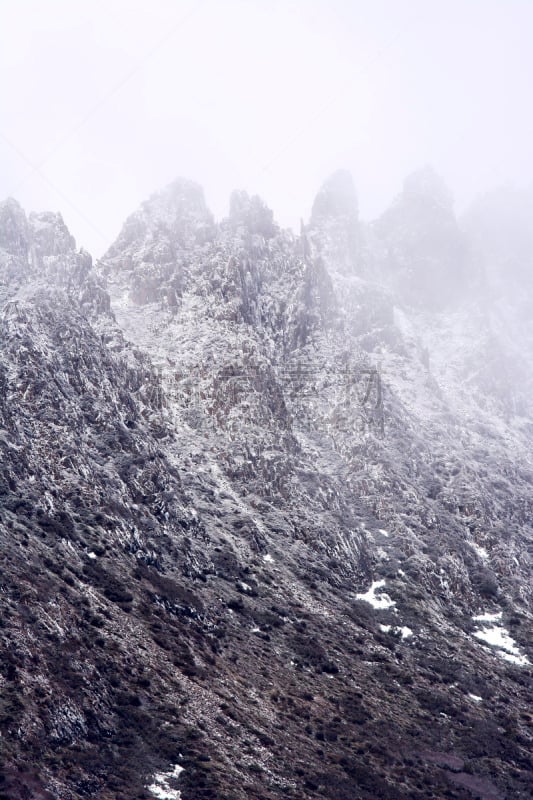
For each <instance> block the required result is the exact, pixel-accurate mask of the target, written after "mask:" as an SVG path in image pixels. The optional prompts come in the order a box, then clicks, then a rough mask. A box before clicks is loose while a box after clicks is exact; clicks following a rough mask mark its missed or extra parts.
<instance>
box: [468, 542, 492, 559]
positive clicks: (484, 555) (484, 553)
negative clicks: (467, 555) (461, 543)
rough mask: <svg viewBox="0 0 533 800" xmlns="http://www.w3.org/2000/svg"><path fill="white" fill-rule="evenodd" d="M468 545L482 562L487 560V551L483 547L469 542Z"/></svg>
mask: <svg viewBox="0 0 533 800" xmlns="http://www.w3.org/2000/svg"><path fill="white" fill-rule="evenodd" d="M469 544H470V547H471V548H472V550H475V552H476V553H477V554H478V556H479V557H480V558H481V560H482V561H488V560H489V554H488V551H487V550H486V549H485V548H484V547H481V545H480V544H476V542H469Z"/></svg>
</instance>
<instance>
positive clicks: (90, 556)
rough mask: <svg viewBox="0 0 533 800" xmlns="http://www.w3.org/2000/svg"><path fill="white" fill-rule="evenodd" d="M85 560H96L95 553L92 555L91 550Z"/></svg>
mask: <svg viewBox="0 0 533 800" xmlns="http://www.w3.org/2000/svg"><path fill="white" fill-rule="evenodd" d="M87 558H90V559H92V560H94V559H95V558H98V556H97V555H96V553H93V551H92V550H91V552H90V553H87Z"/></svg>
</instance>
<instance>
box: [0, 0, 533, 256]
mask: <svg viewBox="0 0 533 800" xmlns="http://www.w3.org/2000/svg"><path fill="white" fill-rule="evenodd" d="M532 42H533V0H365V1H364V2H363V0H149V1H148V0H0V69H1V75H2V80H1V82H0V197H5V196H8V195H12V196H14V197H16V198H17V199H18V200H19V201H20V202H21V203H22V204H23V205H24V207H25V208H26V209H27V210H28V211H29V210H42V209H51V210H60V211H61V212H62V214H63V216H64V218H65V220H66V222H67V224H68V226H69V228H70V229H71V231H72V233H73V234H74V235H75V236H76V239H77V242H78V244H79V245H83V246H85V247H87V249H89V250H90V251H91V252H92V253H93V254H94V255H100V254H101V253H102V252H103V251H104V249H105V248H106V247H107V246H108V245H109V244H110V243H111V242H112V241H113V239H114V238H115V237H116V235H117V233H118V231H119V229H120V227H121V224H122V222H123V221H124V219H125V217H126V216H127V215H128V214H129V213H131V212H132V211H133V210H134V209H135V208H136V207H137V206H138V205H139V203H140V202H141V201H142V200H143V199H145V198H146V197H147V196H148V195H149V194H151V193H152V192H153V191H155V190H157V189H159V188H162V187H163V186H164V185H166V184H167V183H169V182H170V181H171V180H173V179H174V178H175V177H177V176H179V175H184V176H186V177H189V178H193V179H194V180H197V181H198V182H199V183H201V184H202V185H203V186H204V188H205V191H206V196H207V201H208V203H209V205H210V207H211V208H212V210H213V211H214V213H215V215H216V216H217V217H220V216H222V215H223V214H224V213H226V209H227V201H228V197H229V193H230V192H231V190H232V189H234V188H245V189H248V190H249V191H253V192H257V193H259V194H261V195H262V196H263V197H264V199H265V200H266V201H267V203H268V204H269V205H270V206H271V207H272V208H273V209H274V213H275V216H276V218H277V219H278V221H279V222H280V223H281V224H284V225H297V223H298V220H299V218H300V217H301V216H304V217H307V216H308V214H309V211H310V207H311V203H312V201H313V197H314V195H315V193H316V190H317V189H318V187H319V185H320V183H321V182H322V180H323V179H324V178H325V177H327V175H328V174H329V173H330V172H331V171H333V170H334V169H336V168H338V167H346V168H348V169H351V171H352V172H353V175H354V178H355V182H356V185H357V189H358V193H359V202H360V208H361V215H362V216H363V217H364V218H372V217H374V216H376V215H378V214H379V213H380V212H381V211H382V210H383V209H384V208H385V207H386V206H387V205H388V204H389V203H390V201H391V200H392V198H393V197H394V195H395V194H396V193H397V192H398V191H399V190H400V188H401V184H402V181H403V178H404V177H405V176H406V175H407V174H408V173H409V172H410V171H412V170H414V169H416V168H418V167H420V166H423V165H424V164H426V163H431V164H432V165H433V166H434V167H435V168H436V169H437V171H439V172H440V173H441V175H442V176H443V177H444V179H445V180H446V181H447V182H448V184H449V185H450V187H451V189H452V191H453V192H454V194H455V197H456V200H457V205H458V208H459V210H460V209H461V208H463V207H464V206H465V205H466V204H467V203H468V202H469V201H470V200H471V199H472V197H473V196H474V195H475V194H476V193H477V192H479V191H484V190H486V189H489V188H491V187H493V186H494V185H498V184H501V183H503V182H508V181H509V182H513V183H516V184H517V185H519V186H527V185H530V184H531V183H532V182H533V146H532V142H533V112H532V104H531V101H532V94H533V93H532V86H533V45H532Z"/></svg>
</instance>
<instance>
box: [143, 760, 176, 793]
mask: <svg viewBox="0 0 533 800" xmlns="http://www.w3.org/2000/svg"><path fill="white" fill-rule="evenodd" d="M182 772H183V767H180V766H179V764H176V766H175V767H173V768H172V769H171V770H170V772H161V773H159V774H158V775H154V782H153V783H151V784H150V786H147V787H146V788H147V789H148V791H149V792H151V794H153V796H154V797H157V798H158V800H181V792H179V791H178V790H177V789H172V788H171V787H170V786H169V781H171V780H177V778H179V776H180V775H181V773H182Z"/></svg>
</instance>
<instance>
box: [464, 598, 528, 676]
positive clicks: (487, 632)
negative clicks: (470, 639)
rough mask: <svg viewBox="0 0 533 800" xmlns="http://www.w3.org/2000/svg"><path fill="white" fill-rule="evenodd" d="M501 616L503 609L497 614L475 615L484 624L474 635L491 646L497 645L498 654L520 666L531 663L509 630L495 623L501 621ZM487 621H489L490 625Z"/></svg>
mask: <svg viewBox="0 0 533 800" xmlns="http://www.w3.org/2000/svg"><path fill="white" fill-rule="evenodd" d="M501 618H502V612H501V611H499V612H497V613H495V614H490V613H487V614H478V615H477V616H475V617H473V619H474V621H475V622H481V624H482V626H483V627H482V630H479V631H474V636H475V637H476V638H477V639H481V641H483V642H485V643H486V644H489V645H490V646H491V647H495V648H496V649H497V654H498V655H499V656H500V658H503V659H505V661H510V662H511V664H517V665H518V666H525V665H526V664H529V660H528V658H527V656H524V655H522V653H521V652H520V650H519V649H518V647H517V645H516V642H515V641H514V639H513V638H512V636H511V634H510V633H509V631H508V630H507V629H506V628H504V626H503V625H501V624H500V625H496V624H494V623H496V622H499V621H501ZM486 623H489V625H490V627H488V626H487V624H486Z"/></svg>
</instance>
